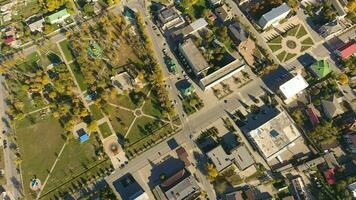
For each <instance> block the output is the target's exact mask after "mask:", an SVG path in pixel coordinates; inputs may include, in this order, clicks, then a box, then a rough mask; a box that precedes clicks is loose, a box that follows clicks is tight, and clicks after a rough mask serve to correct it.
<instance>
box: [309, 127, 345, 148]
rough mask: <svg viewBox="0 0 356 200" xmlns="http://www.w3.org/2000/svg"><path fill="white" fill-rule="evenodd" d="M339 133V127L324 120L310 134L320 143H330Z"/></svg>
mask: <svg viewBox="0 0 356 200" xmlns="http://www.w3.org/2000/svg"><path fill="white" fill-rule="evenodd" d="M339 134H340V132H339V129H338V128H337V127H335V126H334V125H333V123H332V122H325V123H322V124H320V125H319V126H317V127H316V128H315V130H314V131H313V132H311V133H310V136H311V138H312V139H314V140H316V141H318V142H320V143H322V144H330V143H332V142H333V141H335V140H336V139H337V137H338V135H339Z"/></svg>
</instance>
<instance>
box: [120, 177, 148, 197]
mask: <svg viewBox="0 0 356 200" xmlns="http://www.w3.org/2000/svg"><path fill="white" fill-rule="evenodd" d="M113 185H114V188H115V190H116V191H117V192H118V193H119V194H120V196H121V198H122V199H123V200H132V199H135V198H136V197H139V196H140V195H142V194H143V193H144V191H143V189H142V188H141V186H140V185H139V184H138V183H137V182H136V180H135V179H134V177H132V175H131V174H126V175H124V176H122V177H121V178H119V179H118V180H116V181H114V182H113Z"/></svg>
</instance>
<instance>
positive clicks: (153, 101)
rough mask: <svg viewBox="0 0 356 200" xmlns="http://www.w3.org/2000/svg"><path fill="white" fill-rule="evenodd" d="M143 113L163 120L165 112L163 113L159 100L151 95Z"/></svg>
mask: <svg viewBox="0 0 356 200" xmlns="http://www.w3.org/2000/svg"><path fill="white" fill-rule="evenodd" d="M142 111H143V112H144V113H145V114H147V115H151V116H153V117H157V118H163V117H164V116H163V112H162V111H161V106H160V104H159V102H158V100H157V98H156V97H155V96H154V95H153V94H151V95H150V96H149V98H148V99H146V101H145V104H144V105H143V107H142Z"/></svg>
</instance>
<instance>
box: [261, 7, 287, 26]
mask: <svg viewBox="0 0 356 200" xmlns="http://www.w3.org/2000/svg"><path fill="white" fill-rule="evenodd" d="M290 11H291V9H290V8H289V6H288V5H287V4H286V3H283V4H282V5H280V6H278V7H276V8H273V9H272V10H270V11H269V12H267V13H265V14H264V15H262V17H261V18H260V20H259V21H258V24H259V25H260V27H261V28H262V29H266V28H268V27H269V26H273V25H275V24H278V23H279V22H280V21H281V20H282V19H285V18H286V17H287V15H288V14H289V12H290Z"/></svg>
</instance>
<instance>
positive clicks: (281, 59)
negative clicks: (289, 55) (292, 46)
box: [277, 51, 286, 62]
mask: <svg viewBox="0 0 356 200" xmlns="http://www.w3.org/2000/svg"><path fill="white" fill-rule="evenodd" d="M285 55H286V52H285V51H282V52H281V53H279V54H278V55H277V58H278V60H279V61H281V62H283V60H284V57H285Z"/></svg>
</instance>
